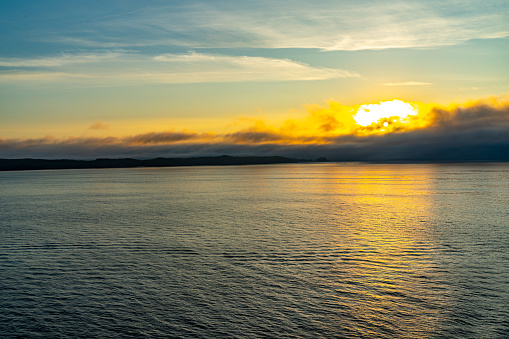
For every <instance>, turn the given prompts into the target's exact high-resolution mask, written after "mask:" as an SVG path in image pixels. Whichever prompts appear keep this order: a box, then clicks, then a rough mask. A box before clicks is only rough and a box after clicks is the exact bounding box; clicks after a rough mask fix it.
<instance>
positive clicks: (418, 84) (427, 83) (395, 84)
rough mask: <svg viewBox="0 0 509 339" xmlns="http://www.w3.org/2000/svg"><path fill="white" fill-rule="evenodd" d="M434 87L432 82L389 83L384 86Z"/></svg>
mask: <svg viewBox="0 0 509 339" xmlns="http://www.w3.org/2000/svg"><path fill="white" fill-rule="evenodd" d="M428 85H433V84H432V83H431V82H418V81H407V82H388V83H385V84H383V86H428Z"/></svg>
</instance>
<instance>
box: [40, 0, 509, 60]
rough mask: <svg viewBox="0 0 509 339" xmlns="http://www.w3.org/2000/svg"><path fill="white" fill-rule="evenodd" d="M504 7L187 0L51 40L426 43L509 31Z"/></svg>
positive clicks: (349, 46) (348, 45) (108, 43)
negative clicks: (202, 0)
mask: <svg viewBox="0 0 509 339" xmlns="http://www.w3.org/2000/svg"><path fill="white" fill-rule="evenodd" d="M507 12H508V6H507V5H505V4H502V2H498V3H497V6H486V4H485V1H478V0H470V1H463V2H457V1H438V0H430V1H417V0H414V1H392V2H387V1H371V0H370V1H368V0H365V1H341V2H338V1H332V0H331V1H320V2H309V1H270V2H269V1H257V2H254V3H252V4H250V5H249V6H246V5H245V4H243V3H239V2H234V1H221V2H214V3H212V2H210V3H205V2H200V1H188V2H185V3H170V4H164V5H156V6H143V7H137V8H132V9H131V10H129V11H126V12H124V13H118V14H116V15H115V14H113V15H109V16H106V17H107V20H101V19H97V18H101V17H104V16H97V18H93V21H92V22H93V25H90V24H88V25H87V26H86V27H82V26H81V25H83V24H82V23H79V22H77V23H75V25H76V27H75V30H73V31H71V32H70V33H69V34H67V35H65V36H60V37H54V36H53V37H48V38H47V39H51V40H52V41H55V39H61V41H66V43H69V42H75V43H76V44H77V45H78V46H97V47H118V46H122V47H127V46H144V45H145V46H146V45H152V46H156V45H159V46H170V45H171V46H181V47H186V48H238V47H247V48H315V49H321V50H324V51H332V50H348V51H353V50H379V49H388V48H428V47H436V46H447V45H455V44H461V43H463V42H465V41H467V40H471V39H493V38H503V37H507V36H508V35H509V30H508V28H507V25H506V21H505V17H506V16H507ZM84 28H86V30H85V29H84ZM77 32H80V34H78V33H77ZM83 32H86V33H83ZM133 32H135V34H133Z"/></svg>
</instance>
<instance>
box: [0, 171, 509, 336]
mask: <svg viewBox="0 0 509 339" xmlns="http://www.w3.org/2000/svg"><path fill="white" fill-rule="evenodd" d="M0 217H1V219H0V337H2V338H16V337H20V338H39V337H41V338H43V337H44V338H46V337H47V338H58V337H61V338H63V337H83V338H85V337H87V338H91V337H99V338H100V337H108V338H111V337H118V338H125V337H170V338H507V337H509V164H475V165H467V164H461V165H432V164H423V165H409V164H404V165H403V164H398V165H392V164H391V165H387V164H384V165H377V164H334V163H330V164H291V165H259V166H232V167H187V168H185V167H184V168H138V169H94V170H57V171H27V172H1V173H0Z"/></svg>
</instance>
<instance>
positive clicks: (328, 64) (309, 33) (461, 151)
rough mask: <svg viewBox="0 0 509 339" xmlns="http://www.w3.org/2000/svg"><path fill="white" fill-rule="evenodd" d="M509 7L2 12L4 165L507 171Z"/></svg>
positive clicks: (300, 5)
mask: <svg viewBox="0 0 509 339" xmlns="http://www.w3.org/2000/svg"><path fill="white" fill-rule="evenodd" d="M507 60H509V2H507V1H505V0H503V1H502V0H493V1H486V0H482V1H476V0H472V1H470V0H464V1H456V0H455V1H448V0H445V1H444V0H441V1H434V0H426V1H423V0H419V1H416V0H413V1H412V0H409V1H366V0H360V1H359V0H358V1H338V0H336V1H313V2H311V1H299V0H293V1H278V0H273V1H255V2H248V3H246V2H239V1H193V0H188V1H154V0H146V1H140V0H110V1H96V0H88V1H75V0H66V1H63V0H60V1H53V0H46V1H28V0H27V1H25V0H2V1H0V157H2V158H25V157H31V158H76V159H94V158H99V157H134V158H150V157H155V156H167V157H187V156H209V155H211V156H213V155H222V154H230V155H283V156H292V157H299V158H306V159H307V158H315V157H319V156H326V157H328V158H329V159H331V160H338V161H339V160H344V161H362V160H368V161H371V160H373V161H385V160H390V161H392V160H426V161H427V160H440V161H447V160H454V161H456V160H473V161H483V160H486V161H491V160H509V62H507Z"/></svg>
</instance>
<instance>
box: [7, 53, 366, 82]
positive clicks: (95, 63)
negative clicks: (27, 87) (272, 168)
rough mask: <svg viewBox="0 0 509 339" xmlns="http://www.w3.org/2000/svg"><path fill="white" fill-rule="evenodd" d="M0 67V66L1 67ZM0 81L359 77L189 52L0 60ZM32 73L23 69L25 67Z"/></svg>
mask: <svg viewBox="0 0 509 339" xmlns="http://www.w3.org/2000/svg"><path fill="white" fill-rule="evenodd" d="M2 62H3V64H2ZM2 65H3V66H4V67H8V68H9V69H8V70H5V71H1V72H0V81H3V82H8V81H38V82H40V81H70V80H73V81H74V80H80V79H81V80H82V81H83V83H85V84H100V85H104V86H108V85H112V86H114V85H128V84H132V85H134V84H136V85H138V84H140V83H145V84H146V83H203V82H240V81H306V80H325V79H336V78H359V77H360V75H359V74H357V73H356V72H354V71H347V70H342V69H332V68H323V67H313V66H310V65H308V64H305V63H300V62H296V61H293V60H290V59H275V58H266V57H250V56H227V55H217V54H203V53H195V52H189V53H186V54H159V55H147V54H142V53H134V52H129V51H125V52H115V53H113V52H111V53H110V52H108V53H104V54H103V55H98V54H94V55H91V54H80V53H77V54H76V55H74V56H70V55H66V56H65V57H62V56H56V57H45V58H39V59H20V58H17V59H9V60H7V61H6V60H5V59H3V61H2V60H0V66H2ZM27 67H29V68H34V69H36V70H34V69H30V70H26V68H27Z"/></svg>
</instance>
